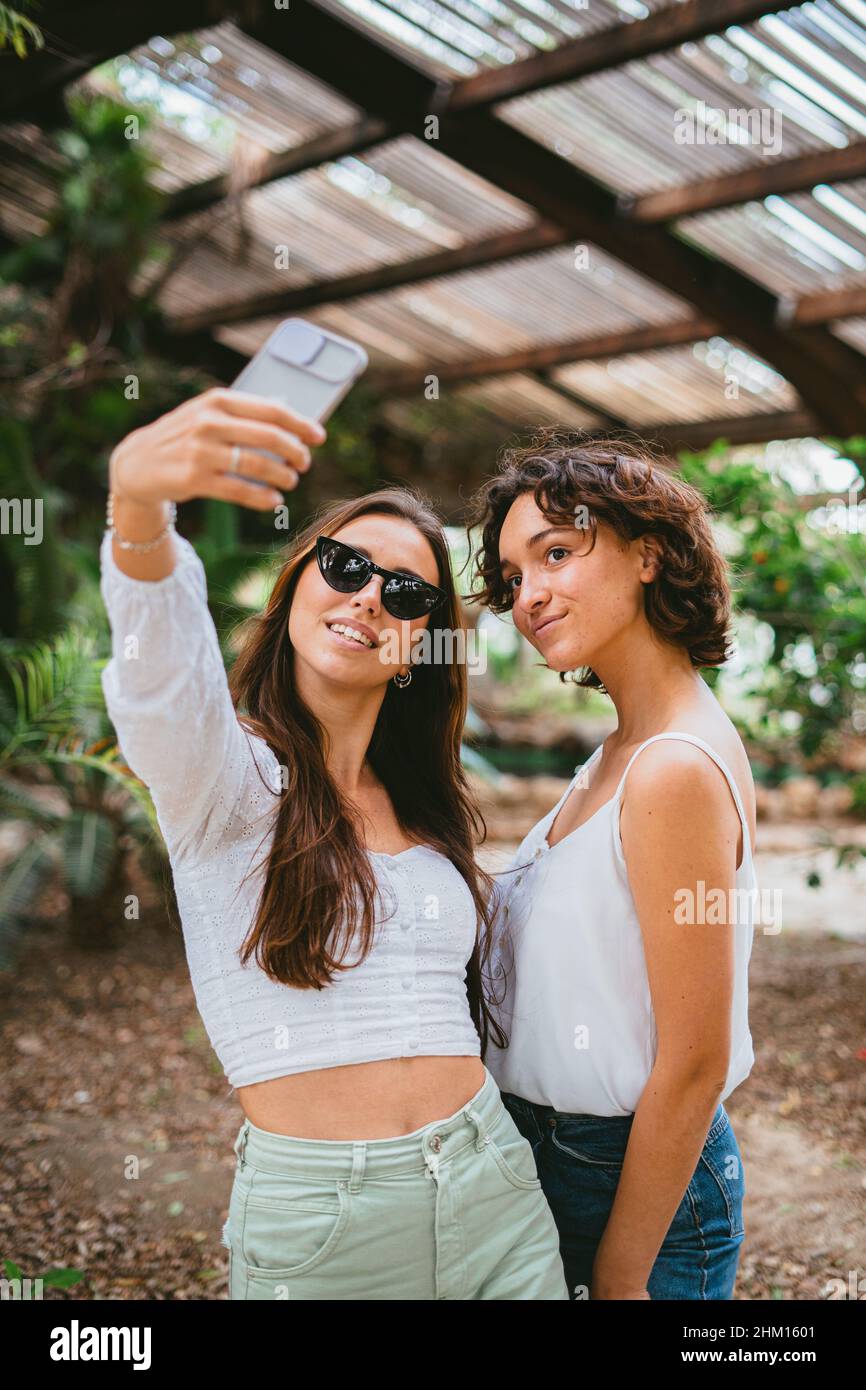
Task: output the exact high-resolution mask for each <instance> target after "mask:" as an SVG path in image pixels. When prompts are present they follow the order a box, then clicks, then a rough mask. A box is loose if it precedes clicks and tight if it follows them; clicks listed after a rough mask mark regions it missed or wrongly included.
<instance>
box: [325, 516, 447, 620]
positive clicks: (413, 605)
mask: <svg viewBox="0 0 866 1390" xmlns="http://www.w3.org/2000/svg"><path fill="white" fill-rule="evenodd" d="M316 559H317V560H318V562H319V569H320V570H321V573H322V578H323V579H324V580H325V582H326V583H327V584H330V586H331V588H332V589H336V590H337V591H338V592H339V593H341V594H356V593H357V592H358V590H359V589H363V587H364V585H365V584H366V583H367V582H368V580H369V578H370V575H371V574H380V575H381V576H382V578H383V579H384V581H385V582H384V584H383V585H382V603H383V604H384V606H385V608H387V610H388V612H389V613H390V614H391V615H392V617H394V618H404V619H408V618H423V617H424V615H425V613H432V612H433V609H434V608H438V607H439V605H440V603H444V601H445V599H446V598H447V594H446V593H445V590H444V589H437V587H436V585H435V584H428V583H426V581H425V580H423V579H418V578H416V576H415V575H414V574H398V573H397V572H396V571H395V570H383V569H382V566H381V565H374V564H373V561H372V560H368V559H367V556H366V555H362V554H361V552H360V551H359V550H353V549H352V547H351V546H350V545H346V544H345V543H344V542H343V541H335V540H334V539H333V538H332V537H331V536H317V537H316Z"/></svg>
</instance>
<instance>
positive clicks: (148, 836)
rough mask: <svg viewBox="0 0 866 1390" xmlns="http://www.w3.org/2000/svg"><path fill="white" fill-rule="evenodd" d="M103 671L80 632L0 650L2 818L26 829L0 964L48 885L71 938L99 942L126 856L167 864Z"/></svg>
mask: <svg viewBox="0 0 866 1390" xmlns="http://www.w3.org/2000/svg"><path fill="white" fill-rule="evenodd" d="M103 664H104V661H103V659H102V658H101V657H100V656H99V654H98V650H97V643H96V638H95V636H94V635H93V634H92V633H86V632H83V631H81V630H80V629H77V628H68V629H64V630H63V631H61V632H60V633H59V634H58V635H57V636H56V637H55V638H54V639H53V641H51V642H41V643H29V644H13V643H10V642H6V643H3V644H2V647H0V816H2V817H4V818H6V819H9V820H15V821H17V822H18V823H19V824H20V825H21V826H22V827H24V828H25V843H24V846H23V849H22V850H21V852H20V853H18V854H17V855H16V856H15V859H14V861H13V862H12V863H11V864H9V865H6V866H4V874H3V883H2V886H0V965H3V966H6V965H8V964H9V962H10V960H11V959H12V957H13V953H14V947H15V946H16V944H17V942H18V940H19V938H20V937H21V935H22V933H23V932H24V931H25V930H26V926H27V923H28V921H29V920H30V918H31V917H32V914H33V911H34V908H35V906H36V903H37V900H38V897H39V895H40V893H41V892H43V891H44V889H45V886H46V883H47V882H50V881H51V880H52V878H53V877H54V876H55V875H59V881H60V882H61V883H62V885H63V886H64V888H65V889H66V891H67V893H68V894H69V897H70V901H71V904H72V905H73V914H74V915H73V920H72V921H71V923H70V925H71V926H72V928H73V933H74V934H78V935H79V936H82V937H83V936H87V937H88V938H89V939H90V940H91V941H94V940H98V938H99V933H100V926H101V921H102V916H101V914H102V913H103V911H107V912H108V913H110V914H112V917H113V919H116V918H117V916H118V915H119V910H120V898H121V893H120V888H121V883H122V877H123V865H124V860H125V855H126V850H127V848H129V847H131V846H132V844H138V846H139V847H140V849H141V850H142V851H143V854H144V858H145V863H146V864H147V866H148V867H149V868H150V869H151V871H153V872H154V873H156V871H157V866H158V864H159V863H160V862H161V861H162V859H163V857H164V856H163V854H162V852H161V850H160V844H161V842H160V840H159V837H158V825H157V821H156V816H155V812H154V809H153V804H152V802H151V799H150V795H149V793H148V792H147V790H146V788H145V787H144V786H143V785H142V784H141V782H140V781H139V780H138V778H137V777H135V775H134V774H133V773H132V772H131V771H130V770H129V768H128V767H126V765H125V764H124V762H123V760H122V758H121V756H120V752H119V749H118V748H117V745H116V742H115V740H114V737H113V734H112V732H111V728H110V724H109V721H108V718H107V715H106V713H105V708H104V702H103V697H102V686H101V681H100V672H101V670H102V666H103ZM106 896H107V897H108V899H109V901H108V902H107V904H103V902H102V900H103V898H105V897H106ZM75 914H77V917H76V915H75ZM82 928H83V930H82Z"/></svg>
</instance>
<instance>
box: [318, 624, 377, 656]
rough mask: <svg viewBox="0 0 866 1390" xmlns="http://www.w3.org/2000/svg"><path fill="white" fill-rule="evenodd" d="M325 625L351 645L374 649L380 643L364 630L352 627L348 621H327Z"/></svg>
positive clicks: (368, 649)
mask: <svg viewBox="0 0 866 1390" xmlns="http://www.w3.org/2000/svg"><path fill="white" fill-rule="evenodd" d="M325 626H326V627H327V629H328V631H329V632H333V634H334V636H335V637H338V638H339V639H340V641H341V642H344V643H345V644H346V645H347V646H349V647H360V648H364V649H366V650H367V651H372V650H374V648H375V647H376V646H377V645H378V644H377V643H376V642H372V641H371V640H370V638H369V637H367V636H366V635H365V634H364V633H363V632H359V631H358V629H357V628H353V627H350V626H349V624H348V623H326V624H325Z"/></svg>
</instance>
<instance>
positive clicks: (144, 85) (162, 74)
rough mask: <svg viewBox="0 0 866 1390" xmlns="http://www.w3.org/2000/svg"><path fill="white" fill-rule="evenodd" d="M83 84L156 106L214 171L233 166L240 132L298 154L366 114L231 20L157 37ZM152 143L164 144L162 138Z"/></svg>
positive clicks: (269, 146)
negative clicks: (232, 151) (230, 163)
mask: <svg viewBox="0 0 866 1390" xmlns="http://www.w3.org/2000/svg"><path fill="white" fill-rule="evenodd" d="M81 82H82V83H83V85H84V86H85V87H88V88H90V89H91V90H103V91H106V90H108V91H113V92H115V93H118V94H122V95H123V96H125V97H126V98H127V99H128V100H129V101H130V102H131V103H133V104H136V103H137V102H142V103H147V102H151V103H154V102H155V103H158V105H159V109H160V124H161V125H163V126H165V127H166V128H169V129H171V128H173V129H174V130H175V132H176V133H177V134H178V135H179V136H180V137H181V138H182V139H183V140H184V141H185V143H186V144H187V145H188V146H190V154H191V156H192V158H193V159H195V158H196V157H197V158H198V159H201V158H202V156H203V155H205V157H208V158H210V160H211V161H213V162H214V163H215V165H216V168H215V169H214V170H213V172H219V171H220V169H225V168H226V167H227V162H228V152H229V151H230V149H231V144H232V141H233V140H234V138H235V136H236V135H243V136H245V137H246V138H247V139H248V140H250V141H253V142H254V143H256V144H258V145H260V146H261V147H262V148H264V149H266V150H270V151H273V152H276V151H279V150H287V149H294V148H295V147H296V146H298V145H302V144H304V143H306V142H307V141H308V140H312V139H313V138H315V137H316V136H317V135H321V134H323V133H325V132H326V131H332V130H338V129H340V128H341V127H343V126H347V125H350V124H351V123H352V122H353V121H355V120H357V119H358V117H359V115H360V114H361V113H360V112H359V110H358V108H357V107H356V106H355V105H354V104H353V103H352V102H349V101H347V100H346V99H345V98H344V97H342V96H340V95H339V94H338V93H337V92H334V91H333V90H332V89H331V88H329V87H327V86H325V85H324V84H323V83H321V82H319V81H318V80H317V79H316V78H314V77H312V76H311V75H310V74H309V73H307V72H304V71H303V69H301V68H296V67H295V66H294V65H293V64H292V63H289V62H286V60H285V59H284V58H281V57H280V56H279V55H278V54H276V53H274V52H272V50H271V49H269V48H266V47H265V46H264V45H262V44H259V43H256V42H255V40H253V39H250V38H248V37H247V36H246V35H245V34H242V33H241V32H240V30H239V29H238V28H237V27H236V25H234V24H233V23H231V22H230V21H226V22H225V23H222V24H218V25H215V26H213V27H212V28H208V29H199V30H197V31H196V32H195V33H192V34H179V35H174V36H173V37H171V38H167V37H165V36H163V35H156V36H154V37H153V38H151V39H150V40H149V41H148V42H147V43H146V44H142V45H140V46H139V47H138V48H136V49H133V50H132V51H131V52H130V53H129V54H128V55H126V60H125V61H123V60H122V59H121V60H120V61H118V60H113V61H112V62H111V63H109V64H106V65H103V66H102V67H100V68H96V69H94V70H93V71H92V72H90V73H88V74H87V75H86V76H85V77H84V78H82V79H81ZM153 138H154V140H155V141H156V143H157V144H158V139H159V137H158V134H154V136H153ZM203 144H206V146H207V149H206V150H203V149H202V145H203ZM204 177H207V175H205V176H204ZM186 181H187V182H195V181H196V179H195V178H193V177H189V178H188V179H187V180H186Z"/></svg>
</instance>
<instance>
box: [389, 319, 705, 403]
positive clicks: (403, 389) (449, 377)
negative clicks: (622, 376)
mask: <svg viewBox="0 0 866 1390" xmlns="http://www.w3.org/2000/svg"><path fill="white" fill-rule="evenodd" d="M718 332H719V328H718V325H717V324H716V323H715V322H714V321H713V320H712V319H701V318H689V319H677V320H675V321H674V322H673V323H663V324H657V325H655V326H653V327H650V328H633V329H629V330H627V331H626V332H623V333H605V334H603V335H601V336H599V337H596V338H577V339H572V340H571V341H569V342H565V343H545V344H544V346H543V347H537V348H522V349H521V350H520V351H519V352H503V353H495V354H494V353H485V354H484V355H482V356H477V357H464V358H461V360H460V361H459V362H439V363H431V364H430V365H429V366H424V367H407V368H405V369H401V370H400V371H393V372H378V373H372V374H371V376H370V378H369V379H370V384H371V385H372V386H375V388H376V390H378V391H380V392H381V393H382V395H383V396H406V395H411V394H412V393H413V392H415V391H418V390H420V389H421V388H422V387H423V385H424V379H425V377H427V376H436V377H438V378H439V381H440V382H443V381H473V380H474V381H477V380H480V379H482V378H485V377H491V376H507V375H510V374H511V373H512V372H538V371H544V370H549V369H550V368H551V367H561V366H565V365H567V364H570V363H572V362H596V361H600V360H602V359H604V358H606V357H624V356H626V355H627V354H628V353H631V352H651V351H653V349H656V348H666V347H677V346H681V345H682V344H684V343H698V342H700V341H701V340H702V339H704V338H711V337H713V335H714V334H716V333H718ZM558 384H559V383H557V385H558ZM593 409H595V410H596V411H597V410H598V407H597V406H595V407H593Z"/></svg>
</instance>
